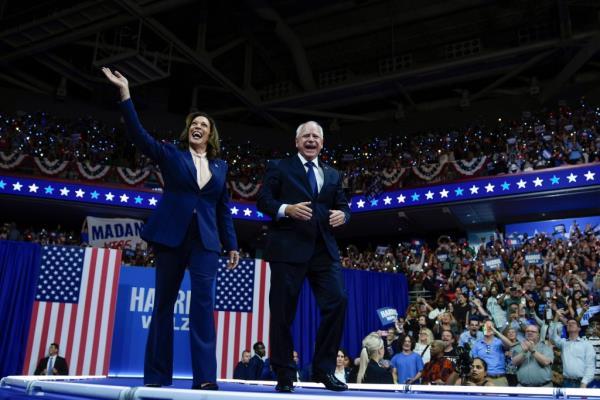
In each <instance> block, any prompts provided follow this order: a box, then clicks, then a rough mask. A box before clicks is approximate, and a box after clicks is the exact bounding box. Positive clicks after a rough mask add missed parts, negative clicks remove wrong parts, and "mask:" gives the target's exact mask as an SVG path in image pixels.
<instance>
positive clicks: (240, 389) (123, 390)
mask: <svg viewBox="0 0 600 400" xmlns="http://www.w3.org/2000/svg"><path fill="white" fill-rule="evenodd" d="M191 384H192V382H191V380H189V379H176V380H174V381H173V385H172V386H169V387H163V388H146V387H144V386H143V381H142V378H123V377H45V376H44V377H40V376H10V377H6V378H3V379H2V381H1V384H0V399H15V400H17V399H18V400H26V399H34V398H36V399H39V396H40V395H43V396H44V398H46V399H49V400H54V399H74V400H76V399H115V400H136V399H172V400H188V399H190V400H191V399H204V400H223V399H232V400H252V399H281V398H286V399H288V400H307V399H328V400H337V399H342V398H344V399H352V400H362V399H364V400H366V399H374V398H394V399H413V400H414V399H422V400H428V399H431V400H446V399H447V400H468V399H467V398H468V397H474V396H481V395H483V396H485V397H486V400H506V397H507V396H510V397H512V398H519V399H528V398H532V399H540V398H544V399H566V398H573V399H582V398H584V397H585V398H588V399H591V398H598V399H600V389H561V388H525V387H520V388H510V387H469V386H422V385H366V384H363V385H356V384H351V385H349V388H350V389H349V390H348V391H345V392H331V391H328V390H326V389H325V388H324V387H323V385H321V384H317V383H312V382H301V383H297V384H296V388H295V391H294V393H277V392H275V382H267V381H260V382H257V381H237V380H219V387H220V390H219V391H201V390H191Z"/></svg>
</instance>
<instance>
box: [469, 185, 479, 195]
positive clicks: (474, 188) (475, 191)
mask: <svg viewBox="0 0 600 400" xmlns="http://www.w3.org/2000/svg"><path fill="white" fill-rule="evenodd" d="M469 190H470V191H471V194H479V186H475V185H473V186H471V187H470V188H469Z"/></svg>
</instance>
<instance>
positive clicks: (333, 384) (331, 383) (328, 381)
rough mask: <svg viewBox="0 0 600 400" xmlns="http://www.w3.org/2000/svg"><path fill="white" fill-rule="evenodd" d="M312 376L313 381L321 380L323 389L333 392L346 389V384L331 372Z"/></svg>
mask: <svg viewBox="0 0 600 400" xmlns="http://www.w3.org/2000/svg"><path fill="white" fill-rule="evenodd" d="M314 378H315V379H314V380H315V382H321V383H322V384H323V385H325V389H327V390H333V391H334V392H343V391H344V390H348V385H346V384H345V383H344V382H342V381H340V380H339V379H338V378H336V377H335V375H333V374H324V375H316V376H315V377H314Z"/></svg>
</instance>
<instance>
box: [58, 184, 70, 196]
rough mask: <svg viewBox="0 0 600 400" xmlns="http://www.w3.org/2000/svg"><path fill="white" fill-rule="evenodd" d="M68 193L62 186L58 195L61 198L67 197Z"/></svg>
mask: <svg viewBox="0 0 600 400" xmlns="http://www.w3.org/2000/svg"><path fill="white" fill-rule="evenodd" d="M69 192H70V190H69V189H67V187H66V186H63V187H62V188H61V189H60V195H61V196H68V195H69Z"/></svg>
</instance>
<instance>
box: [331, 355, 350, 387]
mask: <svg viewBox="0 0 600 400" xmlns="http://www.w3.org/2000/svg"><path fill="white" fill-rule="evenodd" d="M346 360H348V361H349V360H350V358H349V357H348V354H347V353H346V350H343V349H339V350H338V353H337V358H336V359H335V371H334V375H335V377H336V378H337V379H338V380H339V381H340V382H343V383H348V382H349V381H350V372H351V368H350V365H348V364H349V363H347V362H346Z"/></svg>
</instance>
